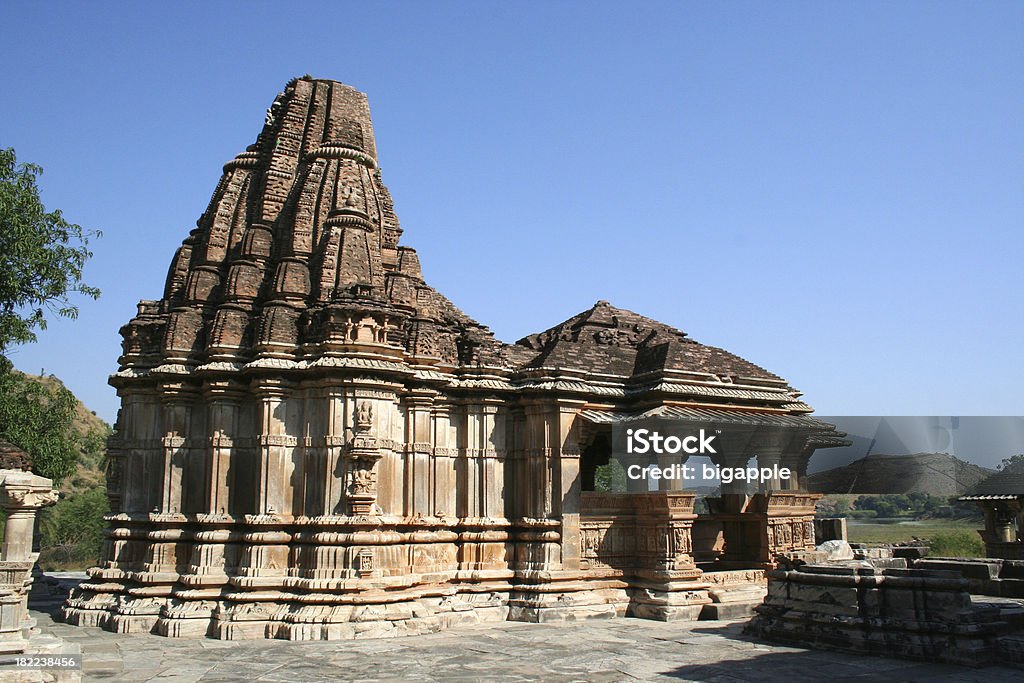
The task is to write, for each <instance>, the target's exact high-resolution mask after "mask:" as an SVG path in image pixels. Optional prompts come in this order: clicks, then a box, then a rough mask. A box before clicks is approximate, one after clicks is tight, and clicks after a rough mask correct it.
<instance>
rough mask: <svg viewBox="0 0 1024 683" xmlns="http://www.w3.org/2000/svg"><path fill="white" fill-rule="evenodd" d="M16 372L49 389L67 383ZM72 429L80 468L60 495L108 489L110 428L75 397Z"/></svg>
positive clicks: (64, 484) (50, 376) (61, 488)
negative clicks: (106, 456) (106, 460)
mask: <svg viewBox="0 0 1024 683" xmlns="http://www.w3.org/2000/svg"><path fill="white" fill-rule="evenodd" d="M14 372H17V373H19V374H22V375H25V376H27V377H29V378H30V379H33V380H35V381H37V382H42V383H43V384H45V385H47V386H50V387H52V386H62V387H63V386H64V383H63V382H61V381H60V380H59V379H57V377H55V376H54V375H29V374H28V373H23V372H20V371H18V370H15V371H14ZM64 388H65V389H66V388H67V387H64ZM72 393H73V392H72ZM71 429H72V430H73V431H74V432H75V434H77V435H78V440H79V442H80V443H81V449H80V450H79V453H78V465H77V467H76V468H75V472H74V473H73V474H72V475H71V476H69V477H68V478H67V479H65V480H64V481H63V482H62V483H61V486H60V490H61V492H62V493H65V494H77V493H82V492H84V491H88V490H90V489H94V488H100V487H104V486H106V477H105V476H104V474H103V468H104V462H103V460H104V454H105V453H106V448H107V437H108V436H110V433H111V431H112V430H111V427H110V425H108V424H107V423H106V422H104V421H103V420H102V419H100V418H99V417H98V416H97V415H96V413H95V412H94V411H92V410H89V409H88V408H87V407H86V406H85V404H84V403H82V402H81V401H80V400H78V397H77V396H76V397H75V417H74V420H73V421H72V423H71Z"/></svg>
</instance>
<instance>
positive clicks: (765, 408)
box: [64, 77, 842, 640]
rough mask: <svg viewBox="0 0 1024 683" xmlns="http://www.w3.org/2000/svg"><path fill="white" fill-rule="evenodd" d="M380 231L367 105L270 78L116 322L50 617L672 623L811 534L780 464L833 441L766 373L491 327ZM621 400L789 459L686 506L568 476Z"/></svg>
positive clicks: (272, 622) (117, 625) (266, 633)
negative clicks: (82, 526)
mask: <svg viewBox="0 0 1024 683" xmlns="http://www.w3.org/2000/svg"><path fill="white" fill-rule="evenodd" d="M401 236H402V229H401V227H400V226H399V222H398V219H397V218H396V216H395V213H394V209H393V205H392V200H391V197H390V195H389V193H388V191H387V189H386V188H385V186H384V184H383V182H382V180H381V175H380V172H379V169H378V166H377V152H376V146H375V141H374V134H373V127H372V124H371V122H370V116H369V107H368V104H367V100H366V96H365V95H363V94H362V93H360V92H358V91H356V90H354V89H353V88H351V87H348V86H345V85H342V84H340V83H336V82H332V81H327V80H315V79H312V78H309V77H304V78H300V79H296V80H293V81H291V82H289V83H288V84H287V87H286V88H285V90H284V92H282V93H281V94H279V95H278V96H277V98H276V99H275V100H274V102H273V104H272V106H271V107H270V109H269V110H268V112H267V115H266V120H265V123H264V126H263V129H262V131H261V132H260V134H259V136H258V137H257V139H256V142H255V143H254V144H252V145H251V146H249V147H248V148H247V149H246V150H245V151H244V152H242V153H241V154H239V155H238V156H237V157H235V158H234V159H233V160H231V161H229V162H228V163H227V164H226V165H225V166H224V173H223V176H222V177H221V180H220V182H219V183H218V185H217V188H216V190H215V191H214V194H213V198H212V200H211V201H210V204H209V206H208V207H207V209H206V211H205V212H204V213H203V214H202V216H201V217H200V218H199V220H198V221H197V227H196V228H195V229H194V230H192V232H191V233H190V234H189V235H188V237H187V238H186V239H185V240H184V242H183V243H182V245H181V247H180V248H179V249H178V250H177V252H176V253H175V255H174V257H173V259H172V261H171V265H170V269H169V272H168V275H167V282H166V288H165V290H164V294H163V297H162V298H161V299H160V300H159V301H142V302H140V303H139V306H138V313H137V315H136V316H135V317H134V318H133V319H132V320H131V321H130V322H129V323H128V324H127V325H125V326H124V327H123V328H122V329H121V334H122V336H123V339H124V341H123V355H122V356H121V358H120V369H119V370H118V371H117V372H116V373H115V374H114V375H113V376H112V377H111V380H110V381H111V384H112V385H113V386H114V387H116V388H117V391H118V394H119V396H120V399H121V410H120V412H119V415H118V420H117V425H116V435H115V437H113V438H112V439H111V441H110V444H109V460H108V472H107V487H108V495H109V499H110V506H111V510H112V512H111V514H110V515H109V516H108V520H109V531H108V540H107V542H106V545H105V550H104V557H103V561H102V562H101V563H100V565H99V566H98V567H95V568H93V569H91V570H90V578H89V580H88V581H86V582H85V583H83V584H82V585H81V586H80V587H79V588H78V589H77V590H76V591H75V593H74V594H73V595H72V596H71V598H70V599H69V600H68V602H67V603H66V605H65V607H64V617H65V619H66V620H68V621H69V622H71V623H76V624H94V625H97V624H98V625H101V626H103V627H104V628H108V629H111V630H116V631H121V632H129V631H153V632H156V633H160V634H163V635H167V636H211V637H217V638H225V639H234V638H287V639H295V640H306V639H340V638H351V637H359V636H374V635H397V634H407V633H409V634H411V633H418V632H424V631H432V630H437V629H439V628H444V627H447V626H451V625H455V624H459V623H466V622H476V621H487V620H505V619H515V620H524V621H546V620H555V619H576V618H583V617H591V616H609V617H611V616H616V615H623V614H632V615H636V616H641V617H649V618H654V619H680V618H686V619H693V618H699V617H701V616H702V615H704V616H705V617H706V616H707V614H708V610H709V608H713V607H714V606H715V605H721V604H724V603H725V602H727V598H723V596H727V595H728V594H729V592H730V588H729V587H730V586H733V585H734V584H739V585H740V589H739V592H740V593H742V592H743V590H744V589H743V586H746V585H748V584H758V582H760V583H761V584H763V572H764V570H765V569H768V568H771V567H773V566H775V563H776V558H777V557H778V556H779V555H780V554H786V553H790V554H791V553H799V552H804V551H813V550H814V548H815V535H814V529H813V524H812V521H813V515H814V509H815V502H816V500H817V498H818V497H820V496H819V495H818V494H811V493H808V492H807V491H806V487H805V485H804V477H805V476H806V469H807V461H808V459H809V458H810V457H811V454H812V453H813V452H814V450H815V449H816V448H821V447H827V446H830V445H836V444H838V443H841V442H842V440H841V438H840V437H841V435H840V434H836V433H835V432H834V430H833V429H832V428H831V427H830V426H829V425H827V424H825V423H822V422H820V421H818V420H816V419H814V418H812V417H810V415H809V413H810V412H811V408H810V407H809V406H808V405H807V404H806V403H804V402H803V401H801V399H800V393H799V392H798V391H796V390H795V389H793V388H792V387H791V386H789V384H788V383H787V382H786V381H785V380H783V379H782V378H780V377H778V376H776V375H774V374H772V373H770V372H768V371H766V370H764V369H762V368H760V367H758V366H757V365H754V364H753V363H750V362H748V361H746V360H743V359H742V358H739V357H738V356H735V355H733V354H731V353H729V352H727V351H724V350H722V349H719V348H715V347H713V346H708V345H705V344H701V343H698V342H697V341H694V340H693V339H691V338H690V337H689V336H687V334H685V333H683V332H681V331H679V330H676V329H673V328H671V327H669V326H667V325H664V324H661V323H659V322H656V321H654V320H651V319H648V318H645V317H643V316H641V315H638V314H636V313H632V312H630V311H626V310H621V309H618V308H615V307H614V306H612V305H610V304H609V303H607V302H604V301H599V302H597V303H596V304H595V305H594V306H593V307H592V308H590V309H588V310H586V311H584V312H582V313H580V314H578V315H576V316H574V317H572V318H570V319H568V320H566V321H565V322H563V323H562V324H560V325H557V326H555V327H553V328H551V329H548V330H546V331H543V332H540V333H538V334H533V335H529V336H527V337H525V338H523V339H521V340H520V341H518V342H517V343H515V344H507V343H503V342H501V341H499V340H497V339H495V337H494V336H493V335H492V334H491V332H490V331H489V330H488V329H487V328H486V327H484V326H483V325H481V324H479V323H477V322H476V321H474V320H472V319H470V318H469V317H468V316H466V315H465V314H464V313H462V312H461V311H460V310H459V309H458V308H456V307H455V305H453V304H452V303H451V302H450V301H449V300H448V299H447V298H446V297H445V296H443V295H442V294H441V293H439V292H438V291H436V290H435V289H433V288H431V287H430V286H429V285H428V284H427V283H426V282H425V281H424V278H423V275H422V273H421V270H420V263H419V261H418V259H417V255H416V252H415V251H414V250H413V249H412V248H410V247H408V246H404V245H401V244H400V243H399V242H400V237H401ZM649 418H664V419H672V420H675V421H676V422H678V423H680V424H692V425H693V426H694V427H700V426H706V425H711V424H716V425H722V424H726V425H734V426H736V427H737V428H738V430H739V431H738V432H737V433H740V432H742V431H743V429H747V430H748V433H749V434H754V433H756V434H761V435H765V434H766V435H769V436H767V437H764V438H761V437H759V438H761V440H760V441H759V442H758V443H757V444H756V453H757V458H758V461H759V463H760V464H765V465H767V466H769V467H770V466H772V465H785V466H787V467H790V468H792V470H793V471H794V472H795V473H796V476H795V477H794V478H792V479H789V480H786V481H769V482H763V483H762V485H761V488H760V490H759V491H757V492H756V493H755V492H752V491H748V490H747V488H746V486H745V485H742V484H741V485H737V484H733V485H723V486H722V493H721V495H720V496H716V497H714V498H712V499H710V500H709V511H708V512H707V513H704V514H700V515H698V514H696V513H695V510H694V501H695V494H694V493H693V492H689V491H686V490H684V489H683V488H682V486H680V482H678V481H662V482H660V488H659V489H658V490H649V487H647V486H643V487H640V488H637V486H636V485H635V484H630V490H628V491H622V492H614V491H607V490H604V491H596V490H594V489H595V488H597V487H596V484H595V478H596V477H595V475H596V473H597V471H598V469H599V468H600V467H601V466H602V465H605V464H606V463H608V462H609V456H610V451H611V445H610V444H611V440H612V429H613V426H614V425H617V424H623V423H628V422H630V421H633V420H642V419H649ZM761 427H765V428H767V429H765V430H760V431H757V430H758V429H760V428H761ZM751 430H752V431H751ZM773 434H784V435H785V436H784V437H781V436H780V437H772V436H771V435H773ZM712 459H713V460H715V462H716V463H718V464H720V465H722V466H733V465H739V466H743V465H745V464H746V460H747V459H746V458H745V457H744V458H743V459H742V461H730V456H728V455H724V454H723V455H715V456H712ZM733 460H735V458H733ZM762 594H763V593H762ZM757 599H758V601H759V600H760V596H758V598H757ZM712 611H713V610H712Z"/></svg>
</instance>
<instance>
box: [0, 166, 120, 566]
mask: <svg viewBox="0 0 1024 683" xmlns="http://www.w3.org/2000/svg"><path fill="white" fill-rule="evenodd" d="M42 172H43V169H42V168H40V167H39V166H36V165H34V164H25V163H21V164H19V163H18V160H17V156H16V155H15V153H14V150H13V149H0V438H3V439H4V440H6V441H9V442H10V443H12V444H14V445H15V446H17V447H19V448H21V449H22V450H24V451H25V452H26V453H28V455H29V458H30V459H31V461H32V469H33V471H35V472H36V473H37V474H40V475H42V476H44V477H47V478H49V479H51V480H53V483H54V485H55V486H61V500H60V502H58V503H57V505H55V506H54V507H53V508H51V509H49V510H45V511H44V512H43V513H42V514H41V516H40V531H41V536H42V555H41V561H42V562H43V564H44V567H46V566H47V565H49V566H48V568H55V565H56V567H60V568H66V567H68V566H69V565H71V566H88V565H90V564H92V563H94V562H95V561H96V559H97V557H98V556H99V551H100V547H101V545H102V540H103V514H104V512H106V510H107V499H106V494H105V491H104V488H105V487H104V478H103V465H104V459H105V451H106V440H107V437H108V436H110V432H111V430H110V427H109V426H108V425H107V424H105V423H104V422H103V421H102V420H100V419H99V418H97V417H96V416H95V414H92V413H90V412H89V411H88V410H86V409H85V406H83V405H82V404H81V403H79V401H78V400H77V399H76V398H75V397H74V395H73V394H72V393H71V392H70V391H68V390H67V389H66V388H65V387H64V385H63V384H61V382H60V381H59V380H57V379H56V378H55V377H53V376H52V375H51V376H50V377H43V376H42V373H40V377H38V378H36V377H30V376H28V375H26V374H24V373H21V372H18V371H17V370H15V369H14V367H13V365H12V364H11V362H10V361H9V360H8V359H7V358H6V357H5V356H4V355H3V354H4V353H5V352H6V351H7V349H9V348H10V347H11V346H15V345H18V344H26V343H30V342H33V341H35V340H36V331H37V330H43V329H46V322H47V317H48V316H51V317H52V316H57V317H62V318H77V317H78V307H77V306H76V305H75V303H74V302H73V301H72V298H71V297H72V295H74V294H81V295H84V296H87V297H89V298H92V299H96V298H97V297H99V295H100V292H99V290H98V289H96V288H95V287H90V286H89V285H87V284H85V283H84V282H82V269H83V268H84V267H85V263H86V262H87V261H88V260H89V258H91V257H92V252H90V251H89V248H88V246H89V241H90V240H91V239H93V238H94V237H99V235H100V233H99V232H98V231H87V230H84V229H83V228H82V227H81V226H80V225H76V224H74V223H69V222H68V221H67V220H65V219H64V216H63V215H62V214H61V212H60V210H54V211H47V210H46V208H45V207H44V206H43V203H42V201H41V200H40V198H39V188H38V187H37V185H36V180H37V178H38V177H39V176H40V175H41V174H42ZM62 484H63V485H62ZM0 521H2V520H0Z"/></svg>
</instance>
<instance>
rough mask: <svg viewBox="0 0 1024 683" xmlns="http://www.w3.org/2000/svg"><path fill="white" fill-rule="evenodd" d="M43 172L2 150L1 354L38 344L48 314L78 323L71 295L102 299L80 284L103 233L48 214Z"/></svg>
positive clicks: (0, 222)
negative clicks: (38, 333)
mask: <svg viewBox="0 0 1024 683" xmlns="http://www.w3.org/2000/svg"><path fill="white" fill-rule="evenodd" d="M42 172H43V169H42V168H41V167H39V166H36V165H35V164H25V163H22V164H19V163H18V160H17V157H16V156H15V153H14V150H13V149H0V354H2V353H3V352H4V351H5V350H6V349H7V348H8V347H10V346H11V345H12V344H24V343H27V342H32V341H35V339H36V335H35V330H37V329H46V317H47V314H50V315H57V316H60V317H65V318H76V317H78V307H77V306H76V305H75V304H74V303H73V302H72V300H71V295H72V294H74V293H79V294H83V295H85V296H88V297H90V298H93V299H95V298H97V297H98V296H99V294H100V292H99V290H98V289H96V288H95V287H90V286H89V285H87V284H85V283H84V282H82V269H83V268H84V267H85V263H86V261H88V260H89V258H90V257H91V256H92V252H91V251H89V248H88V246H89V240H90V239H92V238H94V237H99V235H100V233H99V232H98V231H94V230H83V229H82V227H81V226H80V225H76V224H74V223H69V222H68V221H67V220H65V219H64V216H63V215H62V214H61V212H60V210H59V209H57V210H54V211H47V210H46V208H45V207H44V206H43V203H42V201H41V200H40V198H39V188H38V187H37V186H36V179H37V178H38V177H39V176H40V175H41V174H42ZM19 445H20V444H19ZM22 448H25V447H24V446H22Z"/></svg>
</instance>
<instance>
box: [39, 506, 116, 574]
mask: <svg viewBox="0 0 1024 683" xmlns="http://www.w3.org/2000/svg"><path fill="white" fill-rule="evenodd" d="M108 510H109V507H108V503H107V493H106V491H105V490H104V489H103V488H96V489H92V490H90V491H86V492H84V493H80V494H78V495H76V496H74V497H69V498H65V499H63V500H61V501H60V502H58V503H57V504H56V505H54V506H53V507H52V508H49V509H47V510H44V511H43V513H42V518H41V519H40V523H39V529H40V532H41V534H42V538H41V546H42V552H41V554H40V558H39V563H40V566H42V567H43V568H44V569H58V568H70V567H87V566H91V565H94V564H95V563H96V562H97V560H99V556H100V552H101V551H102V549H103V530H104V528H105V526H106V523H105V522H104V521H103V515H104V514H106V513H107V512H108Z"/></svg>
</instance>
